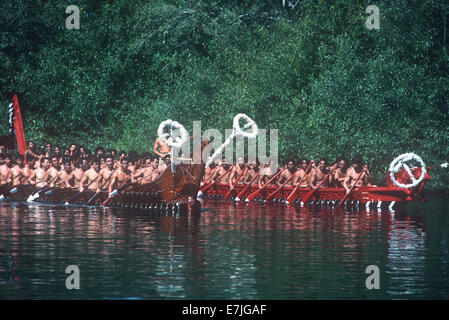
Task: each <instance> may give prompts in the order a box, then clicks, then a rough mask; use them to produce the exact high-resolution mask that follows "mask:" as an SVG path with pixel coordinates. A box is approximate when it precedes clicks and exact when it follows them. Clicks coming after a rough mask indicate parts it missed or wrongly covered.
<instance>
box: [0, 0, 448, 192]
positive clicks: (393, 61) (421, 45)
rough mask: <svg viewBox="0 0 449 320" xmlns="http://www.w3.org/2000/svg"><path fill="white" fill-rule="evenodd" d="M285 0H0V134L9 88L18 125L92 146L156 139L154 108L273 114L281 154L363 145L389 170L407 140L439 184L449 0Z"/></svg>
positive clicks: (258, 117) (324, 153)
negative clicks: (73, 15)
mask: <svg viewBox="0 0 449 320" xmlns="http://www.w3.org/2000/svg"><path fill="white" fill-rule="evenodd" d="M287 2H288V1H287ZM292 2H293V4H296V6H295V7H294V8H293V7H288V6H287V7H283V6H282V1H281V0H272V1H268V0H259V1H254V0H251V1H249V0H226V1H225V0H222V1H219V0H216V1H212V0H207V1H206V0H195V1H191V0H179V1H175V0H164V1H158V0H151V1H149V0H147V1H143V0H135V1H129V0H115V1H113V0H109V1H107V0H89V1H87V0H83V1H82V0H79V1H71V2H67V3H65V2H64V1H60V0H47V1H43V0H40V1H38V0H29V1H26V0H15V1H2V2H1V4H0V75H1V76H0V92H1V95H0V103H1V107H0V135H4V134H7V132H8V104H9V102H10V99H11V98H12V96H13V95H14V94H15V93H17V95H18V97H19V103H20V106H21V111H22V118H23V120H24V131H25V136H26V138H27V140H30V139H31V140H34V141H36V142H41V143H44V142H46V141H49V142H52V143H55V144H56V143H57V144H61V145H67V144H69V143H72V142H74V143H81V144H84V145H86V146H87V147H89V148H94V147H95V146H96V145H98V144H101V145H103V146H105V147H111V148H115V149H125V150H129V149H135V150H137V151H140V152H143V151H149V150H151V149H152V146H153V143H154V140H155V138H156V131H157V127H158V125H159V123H160V122H161V121H163V120H166V119H169V118H170V119H173V120H177V121H179V122H181V123H182V124H184V126H185V127H186V129H187V130H189V131H190V132H192V121H195V120H200V121H202V130H205V129H208V128H218V129H220V130H222V132H223V133H224V129H225V128H231V127H232V119H233V117H234V116H235V115H236V114H237V113H239V112H243V113H246V114H247V115H249V116H250V117H251V118H253V119H254V120H255V121H256V123H257V124H258V126H259V128H265V129H271V128H275V129H279V135H280V139H279V155H280V157H281V160H283V159H285V158H286V157H295V158H297V157H300V156H301V157H302V156H306V157H309V158H314V159H316V160H317V159H318V158H319V157H327V158H329V159H330V160H334V159H335V158H336V157H338V156H340V155H344V156H346V157H348V158H352V157H353V156H354V154H355V153H360V154H361V155H362V156H363V157H364V159H366V160H367V162H368V164H369V165H370V167H371V168H372V171H373V172H374V173H375V174H376V178H377V180H378V181H379V182H384V181H385V171H386V169H387V166H388V165H389V163H390V162H391V161H392V160H393V158H394V157H396V156H398V155H399V154H401V153H405V152H415V153H416V154H418V155H420V156H421V157H422V158H423V160H424V161H425V162H426V164H427V165H428V166H432V167H433V168H434V170H433V171H432V172H431V175H432V177H433V181H432V183H431V184H432V185H433V187H438V188H439V187H442V186H444V185H447V183H448V182H449V178H448V176H449V173H448V169H443V168H441V167H439V164H441V163H443V162H446V161H449V53H448V46H449V28H448V27H449V23H448V21H449V3H448V2H447V1H443V0H434V1H407V0H395V1H380V0H379V1H375V2H372V1H361V0H336V1H331V0H302V1H301V0H300V1H298V2H297V1H296V0H293V1H292ZM70 4H75V5H77V6H78V7H79V8H80V10H81V11H80V25H81V28H80V29H79V30H68V29H66V26H65V20H66V18H67V17H68V16H69V14H66V13H65V8H66V7H67V6H68V5H70ZM371 4H374V5H377V6H378V7H379V9H380V30H368V29H367V27H366V25H365V21H366V19H367V17H368V16H369V14H367V13H365V9H366V7H367V6H368V5H371Z"/></svg>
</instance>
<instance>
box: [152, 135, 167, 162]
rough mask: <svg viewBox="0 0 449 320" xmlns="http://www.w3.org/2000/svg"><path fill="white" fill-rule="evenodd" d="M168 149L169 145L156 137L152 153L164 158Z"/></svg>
mask: <svg viewBox="0 0 449 320" xmlns="http://www.w3.org/2000/svg"><path fill="white" fill-rule="evenodd" d="M158 149H159V150H158ZM170 151H171V147H169V146H168V145H166V144H165V143H164V142H162V140H161V139H160V138H157V139H156V141H155V142H154V146H153V153H154V154H155V155H157V156H159V157H160V158H161V159H164V157H165V156H166V155H167V154H170Z"/></svg>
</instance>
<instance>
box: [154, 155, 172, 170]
mask: <svg viewBox="0 0 449 320" xmlns="http://www.w3.org/2000/svg"><path fill="white" fill-rule="evenodd" d="M162 160H163V161H160V160H159V166H158V169H157V171H158V172H159V173H161V172H162V171H164V170H165V169H166V168H167V167H169V166H170V164H171V161H170V155H169V154H167V155H165V156H164V158H163V159H162Z"/></svg>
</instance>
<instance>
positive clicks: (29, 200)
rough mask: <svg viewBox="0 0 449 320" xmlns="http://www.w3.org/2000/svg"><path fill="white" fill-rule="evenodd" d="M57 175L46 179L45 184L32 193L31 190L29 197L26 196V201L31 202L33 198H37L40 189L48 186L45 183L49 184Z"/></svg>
mask: <svg viewBox="0 0 449 320" xmlns="http://www.w3.org/2000/svg"><path fill="white" fill-rule="evenodd" d="M57 177H58V176H54V177H53V178H51V179H50V181H48V182H47V183H46V184H45V186H43V187H41V188H39V189H37V190H36V191H35V192H34V193H33V192H32V193H31V194H30V195H29V197H28V198H27V202H33V201H34V200H35V199H37V198H39V197H40V196H41V195H40V192H41V191H42V190H44V188H48V187H47V185H48V184H50V183H51V182H52V181H53V180H55V178H57ZM41 182H42V181H41Z"/></svg>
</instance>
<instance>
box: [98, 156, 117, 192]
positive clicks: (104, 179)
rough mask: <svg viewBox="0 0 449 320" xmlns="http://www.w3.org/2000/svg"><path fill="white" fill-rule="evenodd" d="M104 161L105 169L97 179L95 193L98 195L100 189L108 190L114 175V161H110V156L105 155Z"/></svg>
mask: <svg viewBox="0 0 449 320" xmlns="http://www.w3.org/2000/svg"><path fill="white" fill-rule="evenodd" d="M105 159H106V160H105V167H104V168H102V169H101V170H100V172H99V175H100V176H99V177H98V188H97V193H99V192H100V191H101V189H109V185H110V184H111V179H112V175H113V173H114V159H112V155H111V154H107V155H106V158H105Z"/></svg>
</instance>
